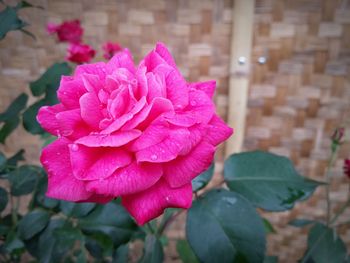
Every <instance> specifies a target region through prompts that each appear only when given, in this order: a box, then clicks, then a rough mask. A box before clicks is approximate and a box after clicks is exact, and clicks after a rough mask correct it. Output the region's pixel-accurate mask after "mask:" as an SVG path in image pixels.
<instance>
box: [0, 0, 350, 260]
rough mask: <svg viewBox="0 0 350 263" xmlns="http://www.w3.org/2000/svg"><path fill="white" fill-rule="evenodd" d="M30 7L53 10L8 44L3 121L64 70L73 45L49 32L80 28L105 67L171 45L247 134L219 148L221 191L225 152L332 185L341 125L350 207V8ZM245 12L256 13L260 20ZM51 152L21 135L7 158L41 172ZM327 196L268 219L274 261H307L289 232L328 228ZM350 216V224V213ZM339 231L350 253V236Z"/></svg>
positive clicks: (337, 185)
mask: <svg viewBox="0 0 350 263" xmlns="http://www.w3.org/2000/svg"><path fill="white" fill-rule="evenodd" d="M5 2H6V3H9V4H11V3H16V2H15V1H5ZM29 2H30V3H32V4H35V5H40V6H42V7H43V8H44V9H43V10H41V9H36V8H28V9H23V10H21V11H20V16H21V17H22V18H23V19H24V20H26V21H28V22H29V23H30V26H28V27H27V28H26V29H27V30H29V31H30V32H32V33H33V34H34V35H35V36H36V38H37V39H36V40H33V39H32V38H30V37H29V36H27V35H25V34H23V33H21V32H19V31H12V32H10V33H9V34H8V35H7V36H6V38H5V39H4V40H3V41H0V73H1V74H0V83H1V84H0V85H1V89H0V112H1V111H3V110H4V109H6V107H7V106H8V104H9V103H10V102H11V101H12V100H13V99H14V98H16V97H17V96H18V94H20V93H21V92H23V91H24V92H27V93H28V91H29V87H28V83H29V82H30V81H33V80H35V79H37V78H38V77H39V76H40V75H41V73H42V72H43V71H44V70H45V69H46V68H47V67H48V66H50V65H51V64H52V63H54V62H57V61H63V60H64V57H65V55H66V47H67V44H65V43H57V42H56V40H55V38H54V37H50V36H48V34H47V32H46V25H47V23H48V22H54V23H61V22H62V21H64V20H73V19H79V20H81V23H82V27H83V28H84V30H85V31H84V39H83V40H84V42H85V43H88V44H89V45H91V46H92V47H93V48H94V49H96V50H97V51H98V53H97V56H96V58H95V59H94V61H98V60H104V59H103V57H102V55H103V52H102V51H101V46H102V45H103V43H105V42H106V41H113V42H118V43H120V45H122V46H123V47H127V48H129V49H130V50H131V52H132V54H133V55H134V59H135V62H136V63H138V62H139V61H140V59H141V58H142V57H143V56H144V55H145V54H146V53H147V52H149V51H150V50H151V49H152V48H153V47H154V45H155V43H156V42H157V41H161V42H164V43H165V44H166V45H167V46H168V47H169V48H170V50H171V52H172V54H173V56H174V58H175V60H176V63H177V65H178V66H179V68H180V70H181V72H182V73H183V75H184V76H185V78H186V79H187V80H188V81H202V80H208V79H215V80H216V81H217V89H216V94H215V103H216V106H217V111H218V113H219V114H220V115H221V116H222V117H223V118H224V119H226V120H228V121H229V124H230V126H231V127H234V129H235V132H236V134H235V135H234V136H232V138H231V141H230V142H229V143H228V145H229V146H227V147H225V145H221V146H220V147H219V150H218V153H217V155H216V160H217V165H216V172H217V174H216V176H215V178H214V182H213V184H215V182H219V181H220V180H221V178H220V176H221V175H220V172H221V170H222V162H223V159H224V156H225V154H229V153H231V152H233V151H245V150H253V149H261V150H267V151H270V152H272V153H276V154H280V155H285V156H288V157H290V158H291V159H292V160H293V162H294V164H295V165H296V166H297V168H298V170H299V171H300V173H301V174H302V175H304V176H307V177H310V178H314V179H317V180H322V179H323V178H324V171H325V167H326V165H327V160H328V158H329V154H330V143H331V142H330V136H331V135H332V133H333V131H334V129H335V128H336V127H339V126H343V127H347V134H346V141H347V142H345V143H344V145H343V146H342V148H341V151H340V153H339V155H338V160H337V162H336V168H335V169H334V180H333V184H332V187H331V190H332V192H331V199H332V201H333V202H334V204H335V205H333V209H335V210H336V209H338V208H339V206H340V204H342V203H343V202H345V201H346V199H347V192H348V185H349V179H348V178H346V177H345V176H344V174H343V170H342V166H343V160H344V159H345V158H349V157H350V144H349V139H350V138H349V137H350V136H349V128H350V74H349V73H350V67H349V66H350V1H347V0H256V1H255V2H254V1H244V0H236V1H234V0H212V1H209V0H75V1H71V0H70V1H68V0H67V1H65V0H55V1H54V0H30V1H29ZM237 8H239V9H237ZM245 8H248V9H249V8H252V9H251V12H252V13H251V15H249V14H246V13H245V12H247V9H245ZM247 43H248V44H247ZM240 52H242V54H240ZM29 104H30V102H29ZM235 140H236V141H235ZM41 145H42V142H40V141H39V139H38V138H37V137H35V136H32V135H30V134H29V133H26V132H24V131H23V130H21V129H18V130H17V131H16V132H15V133H13V134H12V135H11V137H9V139H8V140H7V143H6V145H1V146H0V150H1V151H4V152H5V153H8V154H13V153H15V152H16V151H17V150H18V149H20V148H25V149H26V155H25V156H26V159H27V160H28V161H29V162H32V163H33V162H34V163H38V157H39V154H40V146H41ZM323 196H324V189H323V188H320V189H318V191H317V192H316V194H315V195H314V196H313V197H312V198H311V199H310V200H308V201H307V202H306V203H303V204H299V205H297V206H296V208H295V209H294V210H292V211H290V212H284V213H278V215H277V214H273V213H269V214H266V215H264V216H265V217H266V218H268V219H269V220H270V221H271V223H272V224H273V225H274V226H275V230H276V233H274V234H271V235H269V237H268V251H269V252H275V253H276V251H277V254H278V256H279V257H280V258H279V259H280V262H296V260H297V259H298V258H300V257H301V256H302V253H303V252H304V249H305V247H306V239H307V237H306V231H304V230H301V229H299V228H294V227H291V226H288V225H287V223H288V222H289V221H290V220H291V219H294V218H296V217H298V218H322V216H323V215H324V211H325V202H324V201H323V200H324V198H323ZM262 213H263V212H262ZM343 216H344V218H345V219H346V218H347V219H349V218H350V211H348V213H345V214H344V215H343ZM183 220H184V218H180V219H179V220H178V222H177V223H176V224H175V225H174V226H173V227H172V228H171V229H170V230H169V231H168V236H169V238H170V239H172V238H177V237H183V236H184V231H183ZM339 232H340V235H341V236H342V238H343V240H344V241H345V242H346V243H347V246H348V247H350V229H347V228H346V227H341V228H339ZM167 250H168V253H166V256H167V261H168V262H176V261H177V255H176V252H175V248H174V244H173V243H172V242H170V243H169V246H168V247H167Z"/></svg>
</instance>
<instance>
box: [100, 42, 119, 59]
mask: <svg viewBox="0 0 350 263" xmlns="http://www.w3.org/2000/svg"><path fill="white" fill-rule="evenodd" d="M102 49H103V51H104V54H103V57H104V58H105V59H111V58H112V57H113V55H115V54H116V53H117V52H120V51H122V50H123V49H122V47H121V46H120V45H119V44H118V43H113V42H106V43H105V44H104V45H103V46H102Z"/></svg>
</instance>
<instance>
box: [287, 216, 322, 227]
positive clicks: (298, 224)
mask: <svg viewBox="0 0 350 263" xmlns="http://www.w3.org/2000/svg"><path fill="white" fill-rule="evenodd" d="M316 222H317V221H315V220H310V219H304V218H300V219H293V220H292V221H290V222H288V225H291V226H295V227H304V226H307V225H310V224H314V223H316Z"/></svg>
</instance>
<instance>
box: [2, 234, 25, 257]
mask: <svg viewBox="0 0 350 263" xmlns="http://www.w3.org/2000/svg"><path fill="white" fill-rule="evenodd" d="M4 246H5V249H6V251H7V252H8V253H12V252H13V251H14V250H16V249H21V248H23V247H24V243H23V242H22V240H20V239H19V238H18V236H17V235H16V232H14V231H11V232H10V233H9V234H8V235H7V236H6V240H5V244H4Z"/></svg>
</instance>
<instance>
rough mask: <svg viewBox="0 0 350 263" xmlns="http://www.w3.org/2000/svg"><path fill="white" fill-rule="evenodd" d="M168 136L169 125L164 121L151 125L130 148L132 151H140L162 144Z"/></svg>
mask: <svg viewBox="0 0 350 263" xmlns="http://www.w3.org/2000/svg"><path fill="white" fill-rule="evenodd" d="M168 136H169V124H168V123H167V122H166V121H164V120H159V121H156V122H154V123H152V124H151V125H150V126H149V127H147V129H146V130H145V131H144V132H143V133H142V135H141V136H140V137H139V138H137V139H136V140H135V141H134V142H133V143H132V144H131V145H130V146H129V149H130V150H132V151H135V152H136V151H140V150H142V149H145V148H147V147H150V146H152V145H155V144H158V143H160V142H162V141H163V140H164V139H165V138H166V137H168Z"/></svg>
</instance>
